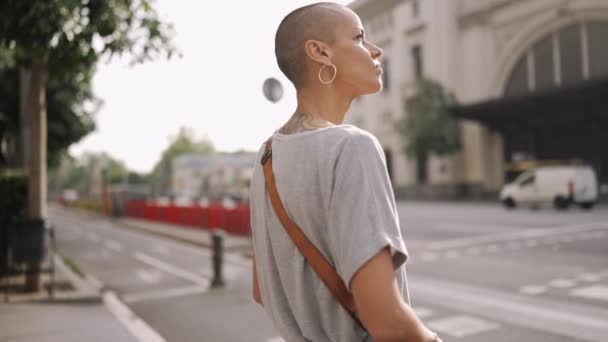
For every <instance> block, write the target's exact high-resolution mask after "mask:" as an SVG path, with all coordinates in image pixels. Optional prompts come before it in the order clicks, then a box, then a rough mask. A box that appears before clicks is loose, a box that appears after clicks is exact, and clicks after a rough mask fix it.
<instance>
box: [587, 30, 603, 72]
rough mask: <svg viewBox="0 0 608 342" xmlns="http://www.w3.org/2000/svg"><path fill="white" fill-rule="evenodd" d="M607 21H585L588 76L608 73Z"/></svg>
mask: <svg viewBox="0 0 608 342" xmlns="http://www.w3.org/2000/svg"><path fill="white" fill-rule="evenodd" d="M606 37H608V23H606V22H591V23H587V41H588V42H589V47H588V49H589V78H597V77H599V76H606V75H608V44H606Z"/></svg>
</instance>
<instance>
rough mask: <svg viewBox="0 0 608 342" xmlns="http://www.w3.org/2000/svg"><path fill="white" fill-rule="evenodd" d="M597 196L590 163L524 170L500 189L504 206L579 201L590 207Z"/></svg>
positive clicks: (564, 204) (559, 204)
mask: <svg viewBox="0 0 608 342" xmlns="http://www.w3.org/2000/svg"><path fill="white" fill-rule="evenodd" d="M597 198H598V181H597V176H596V174H595V172H594V171H593V168H591V167H590V166H584V165H576V166H543V167H538V168H534V169H531V170H528V171H526V172H524V173H522V174H521V175H519V177H517V178H516V179H515V181H513V182H511V183H508V184H506V185H505V186H504V187H503V188H502V190H501V191H500V200H501V201H502V203H503V204H504V205H505V206H506V207H507V208H514V207H515V206H517V205H530V206H539V205H543V204H553V206H554V207H555V208H557V209H567V208H568V207H569V206H570V205H573V204H574V205H579V206H580V207H581V208H583V209H591V208H592V207H593V205H594V204H595V202H596V201H597Z"/></svg>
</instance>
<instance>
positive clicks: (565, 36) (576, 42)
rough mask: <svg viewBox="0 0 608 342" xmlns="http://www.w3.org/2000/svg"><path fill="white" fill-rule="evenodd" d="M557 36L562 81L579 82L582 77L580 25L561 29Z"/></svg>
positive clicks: (566, 82)
mask: <svg viewBox="0 0 608 342" xmlns="http://www.w3.org/2000/svg"><path fill="white" fill-rule="evenodd" d="M558 37H559V55H560V65H561V71H562V83H565V84H568V83H577V82H580V81H581V80H582V79H583V53H582V51H583V49H582V46H581V26H580V25H575V26H570V27H568V28H566V29H563V30H561V31H560V32H559V35H558Z"/></svg>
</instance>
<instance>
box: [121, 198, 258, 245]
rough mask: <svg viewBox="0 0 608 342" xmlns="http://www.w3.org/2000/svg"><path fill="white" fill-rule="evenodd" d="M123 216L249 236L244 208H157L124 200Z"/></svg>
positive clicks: (247, 215)
mask: <svg viewBox="0 0 608 342" xmlns="http://www.w3.org/2000/svg"><path fill="white" fill-rule="evenodd" d="M123 212H124V215H125V216H129V217H135V218H140V219H145V220H149V221H156V222H163V223H169V224H175V225H180V226H184V227H190V228H193V229H214V228H220V229H223V230H224V231H226V232H227V233H230V234H235V235H243V236H250V235H251V225H250V217H249V215H250V210H249V206H247V205H238V206H236V207H234V208H225V207H224V206H222V205H221V204H211V205H209V206H206V207H203V206H199V205H189V206H177V205H173V204H170V205H159V204H157V203H154V202H147V201H144V200H131V201H127V202H126V203H125V205H124V210H123Z"/></svg>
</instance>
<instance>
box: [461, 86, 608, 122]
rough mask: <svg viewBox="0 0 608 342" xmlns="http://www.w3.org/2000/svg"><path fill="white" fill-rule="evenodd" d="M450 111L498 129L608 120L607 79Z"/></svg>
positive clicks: (463, 117) (500, 99)
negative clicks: (513, 126)
mask: <svg viewBox="0 0 608 342" xmlns="http://www.w3.org/2000/svg"><path fill="white" fill-rule="evenodd" d="M451 111H452V113H453V115H455V116H456V117H458V118H462V119H470V120H475V121H479V122H481V123H482V124H485V125H487V126H489V127H492V128H495V129H498V130H500V129H501V128H503V127H505V126H509V125H514V124H519V125H521V124H524V125H527V126H531V127H535V126H542V125H546V124H547V123H549V122H550V123H558V122H559V123H568V122H573V123H575V122H581V121H588V120H591V121H593V120H608V78H602V79H597V80H591V81H585V82H583V83H581V84H579V85H577V86H565V87H559V88H553V89H549V90H543V91H539V92H535V93H531V94H526V95H521V96H510V97H504V98H499V99H494V100H490V101H486V102H481V103H476V104H471V105H465V106H455V107H452V108H451Z"/></svg>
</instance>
